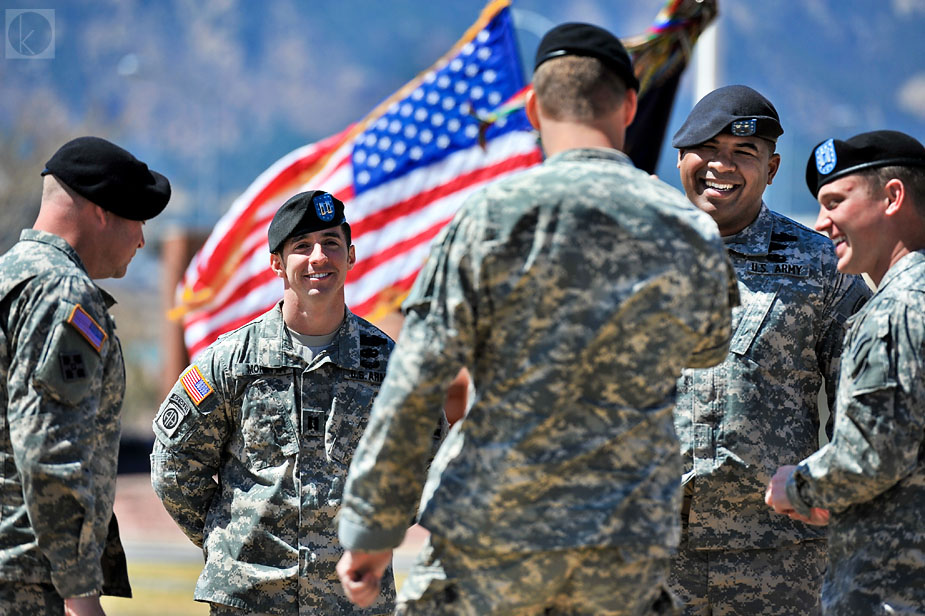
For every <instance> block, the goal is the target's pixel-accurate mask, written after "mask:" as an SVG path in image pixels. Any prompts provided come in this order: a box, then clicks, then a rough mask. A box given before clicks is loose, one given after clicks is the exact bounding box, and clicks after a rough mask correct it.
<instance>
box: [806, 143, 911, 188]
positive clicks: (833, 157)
mask: <svg viewBox="0 0 925 616" xmlns="http://www.w3.org/2000/svg"><path fill="white" fill-rule="evenodd" d="M892 166H898V167H925V147H923V146H922V144H921V143H919V141H918V140H917V139H915V138H913V137H910V136H909V135H907V134H905V133H901V132H899V131H895V130H875V131H872V132H869V133H861V134H860V135H855V136H854V137H852V138H850V139H848V140H846V141H842V140H841V139H828V140H826V141H823V142H822V143H820V144H819V145H817V146H816V147H814V148H813V153H812V154H810V155H809V160H808V161H806V186H807V187H808V188H809V192H811V193H812V194H813V197H815V196H817V195H818V194H819V189H820V188H822V187H823V186H824V185H826V184H828V183H829V182H831V181H832V180H836V179H838V178H840V177H844V176H846V175H851V174H852V173H857V172H859V171H864V170H866V169H875V168H877V167H892Z"/></svg>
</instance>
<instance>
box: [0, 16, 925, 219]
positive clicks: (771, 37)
mask: <svg viewBox="0 0 925 616" xmlns="http://www.w3.org/2000/svg"><path fill="white" fill-rule="evenodd" d="M718 4H719V17H718V19H717V21H716V22H715V27H716V40H717V44H716V68H717V73H716V85H717V86H721V85H726V84H732V83H743V84H746V85H749V86H752V87H754V88H755V89H757V90H758V91H760V92H762V93H763V94H764V95H765V96H767V97H768V98H769V99H770V100H771V101H772V102H773V103H774V104H775V105H776V107H777V109H778V111H779V113H780V115H781V122H782V124H783V126H784V130H785V132H784V135H783V136H782V137H781V140H780V141H779V144H778V151H779V152H780V153H781V156H782V166H781V171H780V173H779V175H778V177H777V178H776V180H775V182H774V185H773V186H771V187H770V188H769V189H768V191H767V192H766V199H767V201H768V203H769V205H770V206H771V207H772V208H774V209H776V210H778V211H781V212H782V213H784V214H787V215H790V216H793V217H796V218H799V219H803V220H806V219H809V218H810V217H812V216H813V212H814V211H815V204H814V202H813V200H812V197H811V196H810V195H809V192H808V191H807V190H806V188H805V185H804V183H803V170H804V168H805V164H806V160H807V158H808V156H809V153H810V151H811V149H812V147H813V146H814V145H815V144H816V143H818V142H820V141H822V140H824V139H827V138H829V137H837V138H847V137H849V136H851V135H853V134H856V133H859V132H863V131H867V130H874V129H878V128H891V129H896V130H902V131H905V132H908V133H909V134H911V135H913V136H915V137H917V138H919V139H920V140H921V139H925V63H923V62H922V60H923V58H925V37H922V36H921V32H923V31H925V0H800V1H796V0H764V1H758V0H718ZM483 5H484V3H483V2H481V1H476V0H454V1H453V2H432V1H429V0H388V1H385V0H337V1H334V0H330V1H324V0H318V1H313V2H308V1H307V0H306V1H302V2H300V1H296V0H267V1H266V2H257V1H256V0H212V1H209V2H201V1H196V0H162V1H156V2H155V1H141V0H124V1H123V0H118V1H117V0H92V1H91V0H71V1H66V2H65V1H60V0H59V1H53V0H38V1H36V2H30V1H23V2H14V1H12V0H0V8H2V9H3V11H2V12H3V16H4V22H3V23H4V25H5V28H4V32H3V35H4V55H3V57H2V58H0V139H2V141H0V143H6V144H7V147H15V148H18V151H21V153H22V155H23V156H24V157H25V155H26V154H36V153H35V152H30V148H38V147H40V144H41V145H42V146H44V147H47V143H48V140H49V139H52V140H53V139H55V138H59V140H60V141H61V142H63V140H65V139H67V138H70V137H73V136H77V135H80V134H87V133H88V132H92V133H93V134H98V135H100V136H103V137H107V138H109V139H111V140H113V141H115V142H117V143H119V144H121V145H123V146H125V147H127V148H128V149H129V150H130V151H132V152H133V153H135V154H136V155H137V156H138V157H139V158H141V159H142V160H144V161H146V162H147V163H148V164H149V165H150V166H151V167H152V168H154V169H157V170H159V171H161V172H163V173H164V174H166V175H167V176H168V177H169V178H170V179H171V181H172V184H173V187H174V198H173V200H172V202H171V205H170V207H169V208H168V211H167V213H166V215H165V216H163V217H159V219H156V221H155V222H154V223H153V224H152V231H153V233H154V235H155V236H156V235H157V233H158V232H159V231H160V230H162V229H165V228H167V227H168V226H181V227H184V228H191V229H197V230H198V229H208V228H210V227H211V225H212V224H214V222H215V221H216V220H217V219H218V217H219V216H220V215H221V214H222V213H223V212H224V211H225V210H226V209H227V207H228V206H229V205H230V204H231V202H232V200H233V199H234V198H235V197H236V196H238V195H239V194H240V193H241V192H242V191H243V190H244V189H245V188H246V187H247V185H248V184H249V183H250V182H251V181H253V180H254V179H255V178H256V177H257V175H259V173H260V172H262V171H263V170H265V169H266V168H267V167H269V166H270V165H271V164H272V163H273V162H274V161H276V160H277V159H279V158H280V157H282V156H283V155H285V154H286V153H288V152H289V151H291V150H293V149H295V148H297V147H299V146H302V145H305V144H307V143H311V142H313V141H315V140H318V139H321V138H323V137H326V136H328V135H330V134H333V133H335V132H338V131H340V130H341V129H343V128H344V127H345V126H347V125H348V124H349V123H351V122H354V121H357V120H359V119H361V118H362V117H363V116H364V115H366V114H367V113H368V112H369V111H371V110H372V109H373V108H374V107H375V105H376V104H377V103H378V102H379V101H381V100H383V99H385V98H387V97H388V96H389V95H390V94H392V93H393V92H394V91H395V90H397V89H398V88H399V87H401V85H403V84H404V83H405V82H407V81H408V80H410V79H411V78H413V77H414V76H415V75H416V74H417V73H419V72H421V71H423V70H425V69H427V68H428V67H429V66H430V65H431V64H432V63H433V62H434V61H436V60H437V59H438V58H439V57H440V56H441V55H442V54H443V53H444V52H446V51H447V50H448V49H449V48H450V47H451V46H452V44H453V43H454V42H455V41H456V40H457V39H458V38H460V37H461V36H462V35H463V33H464V32H465V30H466V29H467V28H468V26H469V25H471V23H472V22H474V21H475V19H476V18H477V17H478V14H479V12H480V10H481V8H482V7H483ZM662 5H663V2H662V1H661V0H572V1H570V2H561V1H560V0H514V2H513V7H514V9H515V11H516V12H515V23H517V24H519V26H520V29H519V31H518V35H519V37H520V45H521V49H522V55H523V62H524V65H525V67H526V68H527V70H529V68H530V65H531V63H532V62H531V60H532V55H533V53H534V51H535V48H536V44H537V42H538V40H539V36H540V35H541V34H542V32H543V31H545V29H547V28H549V27H551V26H552V25H554V24H556V23H559V22H562V21H587V22H591V23H595V24H598V25H601V26H603V27H605V28H608V29H610V30H611V31H612V32H614V33H615V34H617V35H618V36H621V37H626V36H631V35H635V34H640V33H642V32H643V31H644V30H645V28H646V27H647V26H648V25H649V24H650V23H651V22H652V20H653V19H654V17H655V15H656V13H657V12H658V10H659V9H660V8H661V7H662ZM22 9H30V10H32V11H33V12H38V13H39V14H40V15H42V16H44V17H46V18H47V19H48V23H49V25H50V26H51V27H47V28H45V31H44V34H43V32H39V31H37V33H36V34H35V35H33V37H32V38H30V39H28V40H27V41H25V43H26V44H27V45H37V46H42V45H43V44H45V45H46V47H45V49H46V50H47V49H49V48H50V49H51V50H52V52H53V57H46V58H41V57H38V56H40V55H41V54H37V57H35V58H32V57H30V58H28V59H26V58H23V57H17V54H18V53H19V52H17V50H16V49H13V44H15V43H19V44H20V46H21V44H22V41H19V39H17V38H16V37H17V35H21V33H22V30H21V28H22V26H23V25H25V26H26V27H27V28H28V27H29V26H30V22H27V21H24V20H25V18H24V17H19V20H18V21H17V16H20V15H22V12H21V10H22ZM32 25H35V24H34V23H33V24H32ZM17 27H19V28H20V30H16V28H17ZM39 30H41V29H40V28H39ZM42 36H45V39H46V40H43V39H42ZM20 51H22V49H20ZM26 51H28V50H26ZM32 51H34V50H32ZM46 53H47V52H46ZM20 55H22V54H20ZM696 86H697V84H696V79H695V78H694V71H693V70H689V71H687V73H686V74H685V76H684V78H683V80H682V82H681V87H680V90H679V93H678V97H677V99H676V101H675V108H674V113H673V115H672V118H671V121H670V124H669V129H668V132H667V135H668V137H669V138H670V136H671V135H672V134H673V133H674V131H675V130H677V128H678V127H679V126H680V124H681V122H682V121H683V119H684V117H685V116H686V114H687V112H688V111H689V110H690V108H691V107H692V106H693V104H694V103H695V102H696V100H695V95H694V92H695V88H696ZM40 136H45V137H47V139H39V137H40ZM666 141H667V140H666ZM16 153H17V152H14V154H16ZM38 154H41V153H40V152H39V153H38ZM50 154H51V152H48V155H49V156H50ZM675 160H676V153H675V151H674V150H673V149H672V148H671V147H670V145H668V144H667V143H666V144H665V146H664V147H663V153H662V157H661V161H660V165H659V168H658V175H659V176H660V177H661V178H662V179H664V180H665V181H667V182H669V183H671V184H673V185H675V186H678V187H680V182H679V181H678V178H677V170H676V168H675ZM38 171H40V170H36V173H38ZM17 173H18V172H17ZM13 175H16V177H13ZM20 181H29V179H28V176H26V177H19V176H18V175H17V174H11V173H10V172H6V173H4V170H3V169H2V168H0V186H2V184H3V183H4V182H20ZM149 235H150V234H149Z"/></svg>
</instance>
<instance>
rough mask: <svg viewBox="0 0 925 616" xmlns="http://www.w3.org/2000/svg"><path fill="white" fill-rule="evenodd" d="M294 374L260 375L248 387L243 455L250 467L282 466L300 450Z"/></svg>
mask: <svg viewBox="0 0 925 616" xmlns="http://www.w3.org/2000/svg"><path fill="white" fill-rule="evenodd" d="M293 387H294V385H293V377H292V375H291V374H278V375H260V376H255V377H253V380H252V381H251V382H250V383H249V384H248V385H247V387H245V389H244V394H243V400H242V402H241V436H242V447H243V449H244V451H243V454H244V458H245V459H246V461H247V463H248V465H249V467H250V468H252V469H254V470H261V469H265V468H269V467H274V466H281V465H283V464H284V463H285V461H286V459H287V458H290V457H292V456H295V455H296V454H297V453H298V451H299V443H298V439H297V437H296V432H295V429H294V427H293V423H292V418H291V417H290V415H291V414H292V413H294V408H295V405H294V402H293V401H294V399H295V398H294V393H293Z"/></svg>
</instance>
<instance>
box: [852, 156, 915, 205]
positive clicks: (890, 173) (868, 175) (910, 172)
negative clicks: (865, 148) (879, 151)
mask: <svg viewBox="0 0 925 616" xmlns="http://www.w3.org/2000/svg"><path fill="white" fill-rule="evenodd" d="M858 175H860V176H862V177H863V178H864V179H865V180H866V181H867V187H868V189H869V190H870V191H871V193H873V192H876V191H880V190H883V189H884V188H885V187H886V184H887V182H889V181H890V180H892V179H897V180H899V181H901V182H902V183H903V186H905V188H906V190H907V191H908V194H909V196H910V197H912V201H913V203H914V204H915V209H916V211H917V212H918V213H919V216H921V217H922V218H925V168H922V167H901V166H898V165H890V166H886V167H874V168H873V169H864V170H863V171H859V172H858Z"/></svg>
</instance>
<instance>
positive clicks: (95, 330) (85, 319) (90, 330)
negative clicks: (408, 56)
mask: <svg viewBox="0 0 925 616" xmlns="http://www.w3.org/2000/svg"><path fill="white" fill-rule="evenodd" d="M67 322H68V323H70V324H71V325H73V326H74V329H76V330H77V331H78V332H79V333H80V335H81V336H83V337H84V338H86V340H87V342H89V343H90V346H92V347H93V348H94V349H96V352H97V353H99V352H100V351H102V350H103V343H104V342H106V338H108V337H109V334H107V333H106V332H104V331H103V328H102V327H100V324H99V323H97V322H96V320H94V318H93V317H91V316H90V315H89V314H87V311H86V310H84V309H83V307H82V306H81V305H80V304H77V305H76V306H74V309H73V310H71V316H69V317H68V318H67Z"/></svg>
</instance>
